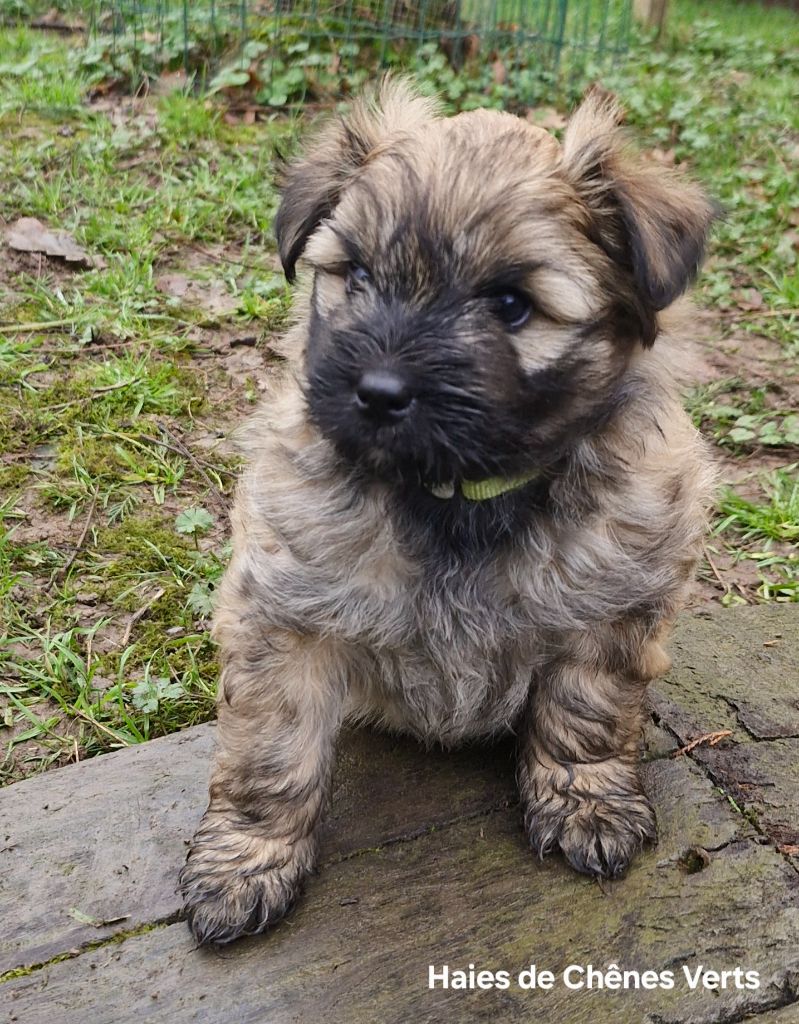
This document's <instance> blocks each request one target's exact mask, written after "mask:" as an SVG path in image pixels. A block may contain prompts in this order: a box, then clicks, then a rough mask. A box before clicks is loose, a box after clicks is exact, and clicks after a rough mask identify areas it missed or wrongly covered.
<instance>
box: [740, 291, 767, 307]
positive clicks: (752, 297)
mask: <svg viewBox="0 0 799 1024" xmlns="http://www.w3.org/2000/svg"><path fill="white" fill-rule="evenodd" d="M764 301H765V300H764V299H763V296H762V295H761V294H760V292H759V291H758V290H757V289H756V288H742V289H741V291H740V292H738V293H737V294H736V295H735V303H736V305H737V306H738V308H739V309H748V310H753V309H762V308H763V305H764Z"/></svg>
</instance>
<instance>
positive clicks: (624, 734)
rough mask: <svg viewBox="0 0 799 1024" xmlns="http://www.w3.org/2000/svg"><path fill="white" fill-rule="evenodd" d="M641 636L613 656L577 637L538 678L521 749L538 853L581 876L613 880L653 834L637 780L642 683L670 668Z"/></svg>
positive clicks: (528, 823) (621, 643)
mask: <svg viewBox="0 0 799 1024" xmlns="http://www.w3.org/2000/svg"><path fill="white" fill-rule="evenodd" d="M622 632H624V631H622ZM635 633H636V631H635V630H634V629H633V630H631V631H630V634H626V633H625V634H624V635H619V636H618V637H617V638H616V642H615V643H614V644H613V649H612V651H611V652H610V653H605V650H603V647H604V644H603V643H601V642H600V641H599V639H598V638H594V637H591V636H585V635H583V636H581V637H579V638H576V637H575V639H574V642H573V644H572V645H571V649H570V650H568V651H564V652H563V654H562V655H560V656H559V657H558V658H557V659H556V660H555V661H554V662H553V663H552V664H550V665H549V666H548V669H547V670H546V671H545V672H544V673H542V676H541V678H540V679H539V680H538V681H537V685H536V688H535V690H534V692H533V694H532V696H531V701H530V706H529V709H528V712H527V720H526V722H525V728H524V731H523V733H522V739H521V747H520V757H519V785H520V790H521V798H522V805H523V807H524V820H525V828H526V831H527V834H528V837H529V839H530V843H531V844H532V846H533V849H534V850H536V852H537V853H538V854H539V856H542V857H543V856H544V855H545V854H546V853H548V852H550V851H551V850H554V849H557V848H558V847H559V848H560V850H561V851H562V852H563V854H564V856H565V857H566V859H567V860H568V861H569V863H570V864H571V865H572V867H574V868H576V869H577V870H578V871H582V872H585V873H586V874H592V875H602V876H605V877H609V878H613V877H616V876H618V875H620V874H622V873H623V872H624V870H625V869H626V867H627V866H628V864H629V862H630V860H631V859H632V857H633V856H634V854H635V853H636V852H637V850H638V849H639V848H640V847H641V846H642V845H643V843H644V842H645V841H646V840H648V839H654V838H655V836H656V831H655V817H654V813H653V811H652V808H651V806H650V804H649V801H648V800H647V798H646V796H645V795H644V792H643V789H642V788H641V783H640V781H639V778H638V752H639V743H640V739H641V725H642V711H641V704H642V699H643V695H644V691H645V688H646V682H647V681H648V680H649V679H652V678H654V677H655V676H657V675H661V674H662V673H663V672H665V671H667V670H668V667H669V664H670V663H669V659H668V657H667V656H666V654H665V653H664V652H663V650H662V648H661V647H660V645H659V643H658V642H657V639H653V638H650V639H648V640H642V638H641V637H640V636H636V635H635ZM603 639H605V641H607V638H603ZM631 650H632V651H634V652H635V653H634V654H632V655H631V654H629V653H628V652H629V651H631Z"/></svg>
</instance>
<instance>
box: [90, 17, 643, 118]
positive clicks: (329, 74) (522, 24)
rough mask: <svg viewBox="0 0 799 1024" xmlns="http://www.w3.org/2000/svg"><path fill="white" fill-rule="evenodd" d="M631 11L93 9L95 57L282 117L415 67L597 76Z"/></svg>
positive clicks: (623, 44)
mask: <svg viewBox="0 0 799 1024" xmlns="http://www.w3.org/2000/svg"><path fill="white" fill-rule="evenodd" d="M630 22H631V0H268V2H266V0H93V2H92V5H91V16H90V30H91V31H90V44H89V45H90V46H93V47H95V50H97V48H99V49H100V50H102V51H103V53H104V54H105V56H106V59H111V60H112V61H114V62H115V63H116V64H117V65H118V66H119V67H120V69H121V70H123V71H125V72H127V73H129V74H130V75H131V76H135V75H136V74H147V73H158V72H160V71H163V70H164V69H171V70H176V69H179V68H182V69H183V70H184V71H185V72H186V73H187V74H189V75H193V76H195V78H199V79H200V80H201V81H202V82H203V84H205V85H208V84H210V86H211V88H212V89H224V88H234V87H241V86H247V85H248V84H254V85H257V87H258V91H259V93H260V100H261V101H263V102H267V103H271V104H272V105H274V106H281V105H284V104H285V103H291V102H293V101H295V100H302V99H306V98H307V97H308V94H309V92H310V93H311V94H314V93H322V94H327V95H340V94H341V93H346V92H347V91H349V90H350V89H351V88H354V87H357V86H358V85H359V84H361V81H362V80H363V79H364V78H366V77H369V76H370V75H373V74H374V72H375V70H376V68H378V67H391V66H407V65H408V64H409V63H411V62H412V61H413V60H416V61H417V62H418V61H420V60H421V61H422V62H426V61H429V62H435V61H438V62H441V61H445V62H446V63H447V64H448V66H449V67H451V68H452V69H454V71H456V72H458V71H460V70H461V69H463V68H464V66H467V65H470V66H472V68H474V67H475V66H477V65H480V66H482V68H483V69H486V68H493V69H494V71H493V74H494V75H495V77H496V75H497V74H499V73H500V72H498V71H497V66H498V65H501V67H502V69H503V70H502V72H501V74H502V75H503V76H507V78H508V79H509V81H511V82H512V83H513V85H514V87H515V92H516V94H517V95H518V94H520V93H522V92H523V91H524V90H523V84H524V76H525V75H528V76H541V75H542V74H543V75H548V76H550V79H551V77H552V76H558V75H562V74H564V73H578V74H579V73H583V72H584V71H585V69H586V67H588V68H590V69H593V68H596V69H597V70H599V69H601V68H602V67H603V66H606V65H607V64H608V63H609V62H611V61H614V60H615V59H617V58H618V57H619V56H620V55H622V54H623V53H624V52H625V51H626V50H627V46H628V40H629V34H630Z"/></svg>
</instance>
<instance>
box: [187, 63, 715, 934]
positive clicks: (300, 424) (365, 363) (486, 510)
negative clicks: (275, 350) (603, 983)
mask: <svg viewBox="0 0 799 1024" xmlns="http://www.w3.org/2000/svg"><path fill="white" fill-rule="evenodd" d="M620 119H621V115H620V111H619V108H618V106H617V104H616V103H615V101H614V100H613V98H612V97H610V96H609V95H607V94H605V93H603V92H601V91H598V90H595V91H593V92H591V93H590V94H589V95H588V97H587V98H586V100H585V101H584V103H583V105H582V106H581V107H580V108H579V109H578V110H577V112H576V113H575V114H574V116H573V117H572V119H571V121H570V122H569V125H568V127H567V129H566V132H565V138H564V141H563V144H562V145H560V144H559V143H558V142H557V141H556V140H555V138H553V137H552V136H551V135H549V134H547V133H546V132H544V131H542V130H541V129H538V128H535V127H533V126H531V125H530V124H528V123H527V122H525V121H523V120H520V119H518V118H516V117H514V116H511V115H509V114H505V113H498V112H496V111H490V110H475V111H470V112H469V113H463V114H459V115H458V116H456V117H452V118H447V117H442V116H441V115H440V114H439V112H438V111H437V109H436V107H435V105H434V104H433V103H431V101H430V100H428V99H424V98H422V97H420V96H418V95H415V94H414V92H413V90H412V89H411V87H410V86H409V85H407V84H406V83H404V82H402V81H395V80H389V81H387V82H386V83H384V84H383V86H382V87H381V88H380V89H379V90H378V92H377V94H376V95H375V96H373V97H372V98H371V99H366V100H365V101H362V102H361V103H360V104H357V105H356V106H355V108H354V109H353V110H352V113H351V114H349V115H348V116H347V117H345V118H344V119H343V120H340V121H334V122H332V123H329V124H328V125H327V127H325V128H324V130H323V131H322V132H321V134H319V135H318V136H317V137H316V139H315V141H313V142H312V143H311V144H310V146H309V147H308V149H307V154H306V156H305V157H304V158H302V159H299V160H298V161H297V162H296V163H294V164H293V165H292V166H291V167H290V168H289V169H288V171H287V173H286V175H285V181H284V184H283V199H282V205H281V207H280V210H279V213H278V216H277V222H276V232H277V238H278V243H279V249H280V256H281V260H282V263H283V267H284V269H285V273H286V276H287V278H288V279H289V280H290V281H292V280H294V276H295V268H296V264H297V263H298V261H299V260H300V258H301V257H302V258H303V261H304V263H305V264H306V265H307V268H308V273H307V276H306V281H305V288H304V290H302V293H301V297H300V298H299V304H298V305H299V308H298V313H297V322H296V325H295V326H294V328H293V329H292V330H291V331H290V333H289V336H288V338H287V347H288V349H289V350H290V352H291V358H290V364H289V365H290V370H289V372H288V373H287V374H286V378H285V380H284V381H283V383H282V386H281V388H280V389H279V392H278V393H277V394H275V395H274V396H272V397H270V399H269V400H268V402H267V403H266V404H265V405H264V406H263V408H262V409H261V410H260V411H259V412H258V413H257V415H256V416H255V418H254V420H253V421H252V422H251V424H250V425H249V428H248V431H247V433H246V434H245V435H244V443H245V451H246V454H247V457H248V461H249V466H248V468H247V469H246V471H245V472H244V475H243V477H242V479H241V482H240V484H239V488H238V494H237V499H236V503H235V508H234V511H233V547H234V553H233V558H232V561H231V564H230V567H229V569H228V571H227V574H226V576H225V578H224V581H223V583H222V585H221V587H220V591H219V595H218V605H217V610H216V616H215V627H214V628H215V636H216V639H217V640H218V642H219V645H220V648H221V658H222V676H221V683H220V690H219V727H218V751H217V755H216V762H215V766H214V768H213V773H212V778H211V784H210V803H209V806H208V810H207V811H206V813H205V816H204V817H203V819H202V822H201V824H200V827H199V829H198V831H197V834H196V835H195V837H194V840H193V842H192V844H191V848H190V852H189V856H188V861H187V863H186V866H185V867H184V869H183V872H182V875H181V887H182V892H183V895H184V899H185V907H186V914H187V918H188V921H189V924H190V926H191V928H192V930H193V932H194V934H195V936H196V938H197V939H198V940H199V941H201V942H208V941H213V942H227V941H229V940H232V939H235V938H236V937H237V936H240V935H245V934H251V933H254V932H259V931H261V930H262V929H264V928H266V927H267V926H268V925H271V924H272V923H273V922H275V921H277V920H278V919H280V918H281V917H282V916H283V915H284V914H285V913H286V911H287V910H288V908H289V907H290V906H291V904H292V902H293V901H294V899H295V898H296V896H297V895H298V893H299V891H300V889H301V886H302V883H303V879H304V878H305V876H306V875H307V873H308V872H309V871H310V870H311V868H312V867H313V864H314V853H315V845H316V838H315V837H316V832H317V825H318V823H319V819H320V815H321V814H322V811H323V808H324V805H325V797H326V791H327V788H328V784H329V780H330V775H331V767H332V764H333V758H334V749H335V744H336V735H337V733H338V731H339V727H340V726H341V724H342V722H343V721H344V720H345V719H350V720H352V719H355V720H358V721H368V722H371V723H374V724H377V725H378V726H382V727H385V728H388V729H391V730H397V731H403V732H405V733H410V734H411V735H413V736H415V737H417V738H418V739H419V740H421V741H422V742H423V743H426V744H433V743H441V744H444V745H445V746H450V745H454V744H457V743H459V742H461V741H464V740H473V739H476V738H491V737H495V736H498V735H500V734H502V733H509V732H510V733H513V734H514V735H515V736H516V737H517V738H518V780H519V790H520V796H521V802H522V806H523V810H524V827H525V829H526V833H527V837H528V839H529V842H530V844H531V846H532V848H533V850H534V851H535V853H536V854H538V855H539V856H543V855H544V854H546V853H549V852H550V851H555V850H560V852H561V853H562V854H563V856H564V857H565V858H566V860H567V861H568V862H569V863H570V864H571V865H572V866H573V867H574V868H576V869H577V870H578V871H582V872H586V873H588V874H592V875H601V876H609V877H615V876H618V875H619V874H621V873H622V872H623V871H624V870H625V868H626V867H627V865H628V864H629V862H630V860H631V858H632V857H633V855H634V854H635V853H636V851H637V850H638V849H639V847H640V846H641V845H642V844H643V843H644V841H645V840H648V839H652V838H654V836H655V819H654V815H653V811H652V808H651V807H650V805H649V803H648V801H647V799H646V796H645V795H644V793H643V791H642V788H641V785H640V782H639V779H638V773H637V760H638V751H639V744H640V734H641V726H642V718H643V715H642V698H643V696H644V690H645V687H646V684H647V682H648V681H649V680H651V679H652V678H653V677H655V676H657V675H659V674H661V673H663V672H664V671H666V670H667V668H668V666H669V660H668V658H667V656H666V654H665V653H664V651H663V647H662V643H663V640H664V637H665V635H666V633H667V631H668V628H669V624H670V623H671V621H672V619H673V618H674V616H675V613H676V611H677V610H678V608H679V606H680V603H681V600H682V598H683V595H684V593H685V590H686V586H687V585H688V583H689V581H690V579H691V576H692V573H693V570H694V567H695V564H696V561H697V557H698V554H699V550H700V547H701V541H702V536H703V530H704V525H705V508H706V505H707V499H708V487H709V481H710V475H709V472H708V470H707V468H706V464H705V459H704V455H703V450H702V446H701V444H700V441H699V439H698V437H697V434H696V432H695V431H694V429H693V427H692V425H691V423H690V422H689V420H688V418H687V416H686V415H685V413H684V412H683V410H682V408H681V406H680V402H679V400H678V397H677V395H676V388H675V385H674V384H673V381H672V375H671V373H670V371H669V363H670V359H673V355H672V352H673V344H674V341H675V339H674V338H670V337H669V330H668V323H669V321H670V320H671V319H673V317H672V314H671V313H667V312H666V310H667V308H668V307H669V306H670V305H671V304H672V303H673V302H674V300H675V299H677V297H678V296H679V295H680V294H681V293H682V292H683V291H684V290H685V288H686V287H687V285H688V284H689V282H690V281H691V279H692V278H693V277H694V276H695V274H696V272H697V268H698V266H699V263H700V258H701V254H702V251H703V246H704V243H705V239H706V235H707V232H708V229H709V226H710V224H711V221H712V218H713V207H712V205H711V203H710V202H709V201H708V200H707V199H706V197H705V196H704V195H703V193H702V192H701V191H700V189H699V188H698V187H697V186H695V185H693V184H691V183H689V182H687V181H685V180H683V179H682V178H680V177H678V176H676V175H674V174H672V173H669V172H666V171H664V170H663V169H662V168H661V167H657V166H655V165H653V164H649V163H647V162H645V161H642V160H641V159H640V158H638V157H636V156H635V155H634V154H631V153H630V152H629V150H628V148H627V145H626V142H625V139H624V137H623V135H622V134H621V130H620V128H619V122H620ZM659 335H662V336H661V337H659ZM656 339H657V347H656V349H654V350H653V345H654V343H655V341H656Z"/></svg>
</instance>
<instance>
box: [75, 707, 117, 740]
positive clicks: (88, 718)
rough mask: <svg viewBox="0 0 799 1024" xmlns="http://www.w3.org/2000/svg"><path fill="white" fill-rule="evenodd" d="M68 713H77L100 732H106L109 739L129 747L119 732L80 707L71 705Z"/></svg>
mask: <svg viewBox="0 0 799 1024" xmlns="http://www.w3.org/2000/svg"><path fill="white" fill-rule="evenodd" d="M69 713H70V714H71V715H78V716H79V717H80V718H82V719H83V720H84V721H85V722H88V723H89V724H90V725H93V726H94V728H95V729H99V730H100V732H104V733H106V734H107V735H108V736H110V737H111V739H113V740H116V741H117V743H121V744H122V746H123V747H129V746H130V743H129V742H128V741H127V740H126V739H124V738H123V737H122V736H120V735H119V733H116V732H114V730H113V729H109V728H108V726H107V725H103V723H102V722H98V721H97V719H96V718H92V716H91V715H87V714H86V712H85V711H81V709H80V708H76V707H72V708H70V710H69Z"/></svg>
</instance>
